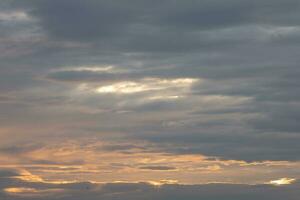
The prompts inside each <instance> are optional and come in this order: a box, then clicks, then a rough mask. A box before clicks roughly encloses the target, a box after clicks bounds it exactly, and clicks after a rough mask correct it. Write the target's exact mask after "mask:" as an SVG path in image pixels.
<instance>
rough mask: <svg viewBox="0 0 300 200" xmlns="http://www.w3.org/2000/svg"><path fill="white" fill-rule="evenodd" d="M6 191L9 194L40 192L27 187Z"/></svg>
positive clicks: (12, 188)
mask: <svg viewBox="0 0 300 200" xmlns="http://www.w3.org/2000/svg"><path fill="white" fill-rule="evenodd" d="M4 191H5V192H8V193H36V192H38V191H37V190H36V189H34V188H25V187H11V188H5V189H4Z"/></svg>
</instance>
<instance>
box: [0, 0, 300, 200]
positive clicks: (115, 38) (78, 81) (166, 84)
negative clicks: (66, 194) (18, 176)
mask: <svg viewBox="0 0 300 200" xmlns="http://www.w3.org/2000/svg"><path fill="white" fill-rule="evenodd" d="M0 7H1V8H0V29H1V31H0V43H1V44H3V45H1V47H0V57H1V63H0V92H1V95H0V110H1V113H0V127H1V128H0V138H1V140H0V146H1V148H0V153H1V155H0V161H1V164H2V165H3V166H4V165H6V166H7V165H9V166H11V165H12V166H16V167H19V168H26V169H28V170H33V171H34V172H36V173H39V174H42V175H44V176H45V177H48V178H49V177H50V178H51V177H52V176H55V175H57V176H61V177H62V179H63V178H65V179H68V180H69V179H70V178H72V177H73V176H76V175H78V174H79V175H80V176H81V177H84V178H82V179H88V178H91V177H92V178H98V176H96V174H98V175H99V174H101V176H100V175H99V177H100V178H99V179H103V180H105V181H107V180H110V181H113V180H122V179H126V178H128V176H130V175H131V173H132V174H134V175H136V176H135V179H134V181H137V180H136V179H142V178H143V177H145V179H146V178H147V177H162V176H163V179H168V178H170V177H166V176H167V175H174V174H172V173H175V171H176V175H177V176H178V177H184V178H185V181H186V182H188V183H191V182H193V183H199V181H202V180H205V181H207V182H210V180H211V179H210V178H211V177H213V181H215V180H222V181H223V180H227V179H226V178H227V177H230V178H231V179H232V180H239V181H242V182H243V183H253V182H254V183H257V182H259V183H261V182H262V181H263V182H265V181H266V180H267V179H268V180H280V178H281V177H295V178H299V177H296V176H298V174H299V166H298V165H299V163H298V162H299V160H300V157H299V155H300V149H299V140H300V135H299V132H300V126H299V124H298V121H299V116H300V114H299V113H300V110H299V109H298V108H299V97H300V96H299V94H300V93H299V86H300V84H299V83H300V82H299V75H300V71H299V66H298V65H299V55H298V54H299V53H298V52H299V50H300V49H299V45H298V43H299V36H300V31H299V30H300V29H299V27H300V24H299V21H300V20H299V19H300V14H299V2H298V1H297V0H285V1H284V2H283V1H280V0H253V1H251V2H250V1H247V0H239V1H238V0H228V1H217V0H202V1H194V0H191V1H176V0H162V1H156V0H153V1H151V2H150V1H144V0H136V1H135V0H131V1H128V0H124V1H122V2H112V1H96V0H90V1H82V0H40V1H36V0H33V1H32V0H23V1H14V0H12V1H9V2H4V1H3V2H0ZM33 140H34V141H33ZM66 141H68V142H69V143H72V142H73V143H72V144H69V143H68V142H66ZM70 141H72V142H70ZM74 141H75V142H74ZM90 141H94V142H95V144H91V142H90ZM76 142H78V143H76ZM33 143H34V144H33ZM99 143H101V145H100V144H99ZM27 144H28V145H27ZM12 155H13V156H12ZM145 155H147V156H149V158H148V157H147V158H145V159H146V160H143V159H142V158H143V156H145ZM195 157H197V158H198V157H201V158H202V157H205V158H206V159H204V160H201V161H199V160H197V161H195V160H194V159H195ZM158 158H161V160H159V159H158ZM175 158H177V159H179V160H180V159H182V160H183V161H182V160H181V161H176V159H175ZM147 159H148V160H147ZM191 160H192V161H191ZM208 160H210V161H208ZM100 161H101V162H100ZM221 161H223V162H221ZM268 161H269V162H272V163H273V162H274V163H277V164H278V163H280V162H287V163H288V164H284V165H280V166H278V165H277V167H274V166H272V170H271V172H270V168H269V166H268V164H266V162H268ZM147 162H149V163H147ZM231 162H233V164H232V163H231ZM240 162H241V163H247V164H248V165H250V163H252V165H253V166H252V167H249V166H247V167H249V168H250V169H249V168H248V169H249V170H248V171H247V170H244V167H245V166H242V164H240ZM228 163H230V164H228ZM253 163H263V164H261V165H260V167H258V165H255V167H254V164H253ZM217 166H219V168H218V167H217ZM288 166H289V167H288ZM64 167H65V168H64ZM214 167H215V169H219V170H212V169H213V168H214ZM142 168H144V169H142ZM258 168H259V169H258ZM175 169H176V170H175ZM252 170H256V171H255V172H256V173H255V174H256V175H255V176H253V175H252ZM233 171H235V173H234V172H233ZM265 171H268V172H269V173H264V172H265ZM240 172H243V173H240ZM191 173H192V174H191ZM193 173H196V174H197V175H199V174H201V178H198V176H194V175H195V174H193ZM153 174H155V176H154V175H153ZM187 174H188V175H187ZM275 174H276V177H274V176H275ZM46 175H47V176H46ZM79 175H78V176H79ZM93 175H94V176H93ZM134 175H132V176H134ZM277 175H278V176H277ZM3 176H4V175H3ZM7 176H8V175H7ZM137 177H138V178H137ZM141 177H142V178H141ZM245 177H246V178H245ZM52 178H53V177H52ZM130 178H132V177H130ZM171 178H172V179H173V177H171ZM99 179H97V181H99ZM174 179H176V180H177V177H176V178H174ZM140 181H144V180H140ZM156 181H157V180H156ZM295 184H296V183H295ZM87 185H88V186H87V187H91V185H93V184H91V183H89V184H87ZM85 186H86V185H85V184H83V186H82V187H83V188H84V187H85ZM93 186H94V185H93ZM117 186H118V187H122V184H119V185H116V187H117ZM231 186H232V185H230V186H227V185H226V188H227V187H229V189H228V191H230V190H231ZM10 187H11V188H16V187H21V188H23V190H22V191H23V193H30V191H35V190H36V191H38V192H37V193H43V194H44V193H48V192H46V191H48V188H47V187H48V186H47V187H46V188H36V187H35V186H33V185H28V186H21V185H11V186H10ZM111 187H113V186H111ZM124 187H125V186H124ZM126 187H129V189H128V190H131V187H132V188H133V189H132V190H134V192H133V194H132V195H133V197H132V198H133V199H134V198H138V196H139V195H140V194H139V193H138V192H136V190H139V189H136V187H137V188H139V187H141V188H142V189H141V191H143V192H145V193H147V191H148V190H149V191H151V193H150V194H149V196H153V195H154V196H155V195H156V194H153V193H152V192H153V191H152V190H154V189H153V186H152V185H149V184H132V185H126ZM126 187H125V188H126ZM173 187H175V186H172V187H171V188H173ZM195 187H196V186H195ZM197 187H198V186H197ZM199 187H200V186H199ZM202 187H208V186H201V187H200V188H202ZM232 187H235V186H232ZM241 187H242V188H244V187H246V188H247V189H246V190H247V191H248V189H249V188H251V189H253V188H255V190H256V189H257V188H256V187H252V186H244V185H243V186H241ZM260 187H263V188H265V187H268V188H269V187H270V188H273V186H259V188H260ZM287 187H288V188H290V187H292V185H289V186H287ZM24 188H25V189H24ZM26 188H29V189H26ZM96 188H98V185H97V186H96ZM104 188H105V187H104ZM107 188H108V189H110V188H109V185H108V186H107ZM145 188H146V189H145ZM163 188H167V186H163ZM179 188H180V189H179V190H182V194H185V193H186V190H190V188H189V187H187V188H185V186H180V187H179ZM182 188H185V189H182ZM282 188H283V187H282ZM282 188H276V191H277V190H282ZM54 189H55V188H54ZM93 189H94V188H93ZM112 190H114V189H112ZM199 190H201V189H199ZM233 190H234V191H235V190H236V189H233ZM249 190H250V189H249ZM266 190H268V189H266ZM270 190H272V191H273V189H270ZM274 190H275V187H274ZM39 191H40V192H39ZM220 191H222V190H221V189H220ZM53 192H54V191H53ZM118 192H120V191H118V189H116V193H118ZM54 193H55V192H54ZM246 193H247V192H246ZM247 194H248V193H247ZM82 195H83V194H82ZM97 195H98V194H97ZM101 195H102V194H101ZM114 195H116V196H117V197H115V196H114ZM129 195H131V194H129ZM160 195H162V194H161V193H160ZM166 195H167V196H168V198H169V197H170V195H171V196H172V194H169V192H167V194H166ZM199 195H200V196H201V194H198V193H197V196H198V197H199ZM209 195H213V194H209ZM216 195H217V194H216ZM268 195H269V194H268ZM270 195H272V194H270ZM71 196H72V195H71ZM179 196H180V195H179ZM250 196H251V195H250ZM279 196H280V195H279ZM101 197H102V196H101ZM180 197H181V196H180ZM231 197H232V196H231ZM254 197H255V195H254ZM254 197H253V196H252V198H254ZM268 197H269V198H271V196H268ZM280 197H282V196H280ZM16 198H19V197H16ZM45 198H46V197H45ZM49 198H50V197H49ZM59 198H60V197H59ZM78 198H79V197H78ZM103 198H104V197H103ZM105 198H119V196H118V194H115V193H113V194H110V193H108V194H106V196H105ZM166 198H167V197H166ZM178 198H179V197H178ZM192 198H194V197H192V196H191V199H192ZM195 198H196V197H195ZM203 198H204V197H203ZM211 198H217V197H211ZM228 198H229V197H228ZM244 198H246V199H247V198H248V197H244ZM249 198H250V197H249ZM282 198H283V197H282ZM291 198H292V197H291Z"/></svg>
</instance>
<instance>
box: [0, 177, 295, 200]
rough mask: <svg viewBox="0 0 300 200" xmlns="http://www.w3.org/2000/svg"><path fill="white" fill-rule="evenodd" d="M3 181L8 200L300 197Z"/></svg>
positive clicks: (274, 189) (263, 191) (286, 190)
mask: <svg viewBox="0 0 300 200" xmlns="http://www.w3.org/2000/svg"><path fill="white" fill-rule="evenodd" d="M11 178H12V179H3V177H1V186H0V189H1V192H0V197H1V198H4V199H7V200H12V199H14V200H16V199H17V200H26V199H40V200H48V199H53V198H55V199H59V200H69V199H73V200H76V199H83V198H84V199H90V200H94V199H99V198H100V199H153V198H155V199H164V200H165V199H174V198H176V199H187V198H188V199H199V198H206V199H218V198H221V197H222V198H223V199H232V198H238V199H241V200H243V199H245V200H248V199H253V198H255V199H265V198H268V199H275V200H276V199H282V198H284V199H288V200H296V199H297V198H298V196H299V190H298V187H299V185H298V184H299V183H298V182H294V183H291V184H289V185H282V186H273V185H269V184H264V185H239V184H226V183H213V184H204V185H180V184H168V183H167V184H162V185H153V184H150V183H88V182H73V183H58V182H56V183H54V182H53V183H51V182H41V181H34V182H27V181H24V180H23V181H22V180H18V178H14V177H12V176H11Z"/></svg>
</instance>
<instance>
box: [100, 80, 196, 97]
mask: <svg viewBox="0 0 300 200" xmlns="http://www.w3.org/2000/svg"><path fill="white" fill-rule="evenodd" d="M196 81H197V79H192V78H180V79H171V80H167V79H157V78H147V79H143V80H142V81H140V82H134V81H124V82H118V83H114V84H111V85H105V86H101V87H99V88H97V89H96V92H97V93H116V94H131V93H137V92H144V91H150V90H151V91H153V90H164V89H168V88H186V87H189V86H191V85H192V84H193V83H195V82H196Z"/></svg>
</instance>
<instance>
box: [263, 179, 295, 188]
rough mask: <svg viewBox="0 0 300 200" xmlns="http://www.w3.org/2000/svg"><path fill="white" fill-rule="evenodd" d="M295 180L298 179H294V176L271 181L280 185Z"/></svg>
mask: <svg viewBox="0 0 300 200" xmlns="http://www.w3.org/2000/svg"><path fill="white" fill-rule="evenodd" d="M295 181H296V179H294V178H281V179H278V180H272V181H270V182H269V183H270V184H272V185H278V186H280V185H289V184H292V183H293V182H295Z"/></svg>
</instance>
